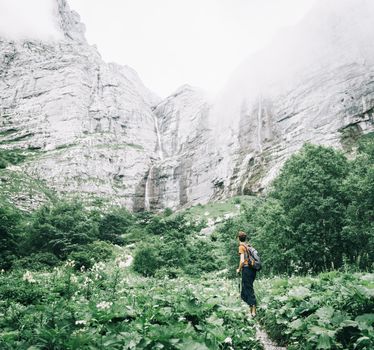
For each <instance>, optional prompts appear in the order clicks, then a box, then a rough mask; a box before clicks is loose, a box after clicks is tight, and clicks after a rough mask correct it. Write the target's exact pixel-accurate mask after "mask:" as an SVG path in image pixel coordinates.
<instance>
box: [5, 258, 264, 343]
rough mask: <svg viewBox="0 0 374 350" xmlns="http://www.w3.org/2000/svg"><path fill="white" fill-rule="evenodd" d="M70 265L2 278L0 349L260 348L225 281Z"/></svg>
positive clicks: (251, 327)
mask: <svg viewBox="0 0 374 350" xmlns="http://www.w3.org/2000/svg"><path fill="white" fill-rule="evenodd" d="M73 268H74V263H73V262H70V261H69V262H67V264H66V265H65V266H64V267H61V268H58V269H55V270H54V271H52V272H48V273H31V272H29V271H22V272H21V271H18V272H15V273H12V274H2V275H0V300H1V301H2V302H0V313H1V314H2V315H3V317H1V319H0V329H1V331H0V347H1V349H5V350H7V349H9V350H10V349H77V350H78V349H79V350H81V349H104V348H105V349H149V350H151V349H152V350H153V349H181V350H182V349H183V350H184V349H200V350H206V349H230V348H235V349H243V350H244V349H253V350H256V349H261V347H260V345H259V344H258V343H257V341H256V340H255V331H254V327H253V321H248V320H247V318H246V315H245V310H244V309H242V308H240V306H239V305H238V302H237V293H235V292H233V290H232V289H233V288H232V284H231V283H230V282H229V281H227V280H219V279H218V278H217V277H216V276H210V277H209V278H208V279H199V280H194V279H187V278H179V279H177V280H169V279H163V280H156V279H153V278H139V277H136V276H134V275H133V274H131V273H129V272H128V271H127V270H124V269H120V268H118V267H116V266H115V265H113V264H107V265H105V264H102V263H100V264H96V265H94V266H93V268H92V269H90V270H87V271H84V272H75V271H74V269H73ZM212 281H214V283H212ZM216 283H219V286H220V287H219V288H217V287H215V288H212V287H213V286H215V285H216ZM7 301H11V303H9V302H7Z"/></svg>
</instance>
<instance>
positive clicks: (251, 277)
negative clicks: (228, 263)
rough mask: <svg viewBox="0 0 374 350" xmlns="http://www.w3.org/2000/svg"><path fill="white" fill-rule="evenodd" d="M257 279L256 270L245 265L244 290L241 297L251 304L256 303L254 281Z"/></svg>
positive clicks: (243, 271)
mask: <svg viewBox="0 0 374 350" xmlns="http://www.w3.org/2000/svg"><path fill="white" fill-rule="evenodd" d="M255 279H256V270H254V269H252V268H250V267H248V266H244V267H243V269H242V292H241V298H242V299H243V301H245V302H246V303H247V304H248V305H249V306H253V305H256V296H255V291H254V289H253V282H254V281H255Z"/></svg>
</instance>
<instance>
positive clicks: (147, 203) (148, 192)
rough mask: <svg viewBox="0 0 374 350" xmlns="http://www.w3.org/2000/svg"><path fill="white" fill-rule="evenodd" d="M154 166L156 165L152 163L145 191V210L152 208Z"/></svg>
mask: <svg viewBox="0 0 374 350" xmlns="http://www.w3.org/2000/svg"><path fill="white" fill-rule="evenodd" d="M153 168H154V165H152V166H151V167H150V168H149V173H148V176H147V181H146V183H145V193H144V208H145V210H147V211H149V210H150V209H151V200H150V198H151V192H152V191H151V186H152V176H153Z"/></svg>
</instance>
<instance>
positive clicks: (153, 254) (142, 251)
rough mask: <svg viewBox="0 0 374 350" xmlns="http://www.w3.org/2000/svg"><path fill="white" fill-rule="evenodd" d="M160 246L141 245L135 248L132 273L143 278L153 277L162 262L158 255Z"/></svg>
mask: <svg viewBox="0 0 374 350" xmlns="http://www.w3.org/2000/svg"><path fill="white" fill-rule="evenodd" d="M159 248H160V246H159V245H158V244H157V243H155V244H149V243H143V244H141V246H140V247H138V248H137V250H136V252H135V255H134V261H133V269H134V271H136V272H138V273H140V274H142V275H143V276H154V274H155V273H156V271H157V270H158V269H159V268H160V267H161V265H162V261H161V259H160V257H159V255H158V250H159Z"/></svg>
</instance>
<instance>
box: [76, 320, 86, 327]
mask: <svg viewBox="0 0 374 350" xmlns="http://www.w3.org/2000/svg"><path fill="white" fill-rule="evenodd" d="M75 324H76V325H83V326H85V325H86V324H87V321H86V320H77V321H75Z"/></svg>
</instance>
